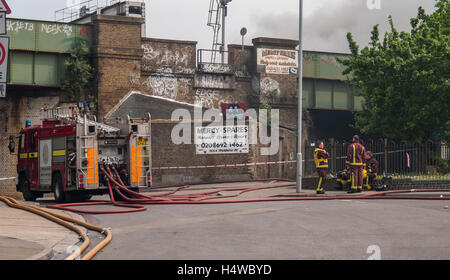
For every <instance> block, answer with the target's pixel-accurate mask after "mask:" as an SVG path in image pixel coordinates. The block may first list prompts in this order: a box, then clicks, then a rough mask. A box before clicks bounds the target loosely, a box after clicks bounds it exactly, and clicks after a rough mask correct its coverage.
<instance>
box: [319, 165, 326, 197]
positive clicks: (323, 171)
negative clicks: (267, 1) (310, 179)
mask: <svg viewBox="0 0 450 280" xmlns="http://www.w3.org/2000/svg"><path fill="white" fill-rule="evenodd" d="M317 174H318V175H319V183H318V184H317V191H323V188H322V183H323V181H325V180H326V179H327V168H317Z"/></svg>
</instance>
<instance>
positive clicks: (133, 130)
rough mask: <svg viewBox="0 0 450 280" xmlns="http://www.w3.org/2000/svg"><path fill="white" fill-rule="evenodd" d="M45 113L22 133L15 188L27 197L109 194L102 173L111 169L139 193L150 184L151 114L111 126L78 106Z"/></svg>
mask: <svg viewBox="0 0 450 280" xmlns="http://www.w3.org/2000/svg"><path fill="white" fill-rule="evenodd" d="M42 111H43V113H44V115H45V116H44V118H43V119H42V124H40V125H34V126H31V125H30V124H29V123H27V127H26V128H23V129H22V130H21V131H20V135H19V136H18V138H19V147H18V164H17V174H18V175H17V179H16V186H17V191H20V192H22V193H23V196H24V198H25V200H27V201H33V200H35V199H36V198H37V197H42V196H43V194H44V193H50V192H53V193H54V196H55V200H56V201H58V202H63V201H65V200H66V199H70V200H88V199H90V197H91V196H92V195H93V194H105V193H108V184H107V178H106V176H105V174H102V172H103V170H104V168H109V167H111V168H114V169H115V170H117V171H118V172H117V176H120V179H121V180H122V182H124V183H125V184H127V186H128V187H129V188H130V189H132V190H134V191H137V190H139V188H141V187H148V186H150V185H151V154H150V143H151V138H150V134H151V133H150V132H151V120H150V114H149V115H148V117H147V118H144V119H131V118H130V117H127V119H126V120H114V124H111V123H98V122H96V120H95V117H93V118H90V117H88V116H87V115H86V114H85V115H81V114H79V112H78V109H77V108H68V109H60V108H58V109H50V110H47V109H43V110H42ZM12 146H14V145H12Z"/></svg>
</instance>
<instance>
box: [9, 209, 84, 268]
mask: <svg viewBox="0 0 450 280" xmlns="http://www.w3.org/2000/svg"><path fill="white" fill-rule="evenodd" d="M21 203H26V204H31V205H34V206H39V203H29V202H23V201H21ZM52 211H53V210H52ZM55 212H58V213H60V214H64V215H68V216H71V217H73V218H76V219H82V217H81V216H79V215H76V214H73V213H65V212H64V213H63V212H62V211H55ZM78 241H79V240H78V235H77V234H76V233H73V232H72V231H70V230H69V229H66V228H65V227H63V226H60V225H58V224H56V223H54V222H51V221H49V220H47V219H45V218H43V217H41V216H38V215H35V214H33V213H30V212H27V211H24V210H20V209H16V208H10V207H9V206H7V205H6V204H5V203H3V202H2V201H0V260H27V259H29V260H47V259H51V258H52V257H54V256H55V255H57V254H60V253H63V254H64V253H65V251H66V250H67V249H68V248H69V247H70V246H72V245H74V244H76V243H78Z"/></svg>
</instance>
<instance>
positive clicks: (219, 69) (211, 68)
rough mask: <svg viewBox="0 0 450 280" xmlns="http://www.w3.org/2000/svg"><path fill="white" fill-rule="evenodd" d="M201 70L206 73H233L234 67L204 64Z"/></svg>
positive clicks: (200, 66)
mask: <svg viewBox="0 0 450 280" xmlns="http://www.w3.org/2000/svg"><path fill="white" fill-rule="evenodd" d="M199 68H200V69H199V70H200V71H202V72H205V73H232V72H233V65H229V64H218V63H202V64H200V65H199Z"/></svg>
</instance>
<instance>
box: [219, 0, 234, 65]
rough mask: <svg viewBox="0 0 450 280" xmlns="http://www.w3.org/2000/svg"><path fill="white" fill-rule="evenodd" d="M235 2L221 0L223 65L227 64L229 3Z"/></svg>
mask: <svg viewBox="0 0 450 280" xmlns="http://www.w3.org/2000/svg"><path fill="white" fill-rule="evenodd" d="M231 1H233V0H220V6H221V7H220V9H219V10H222V47H221V53H222V64H224V63H225V21H226V18H227V15H228V7H227V5H228V3H230V2H231Z"/></svg>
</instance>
